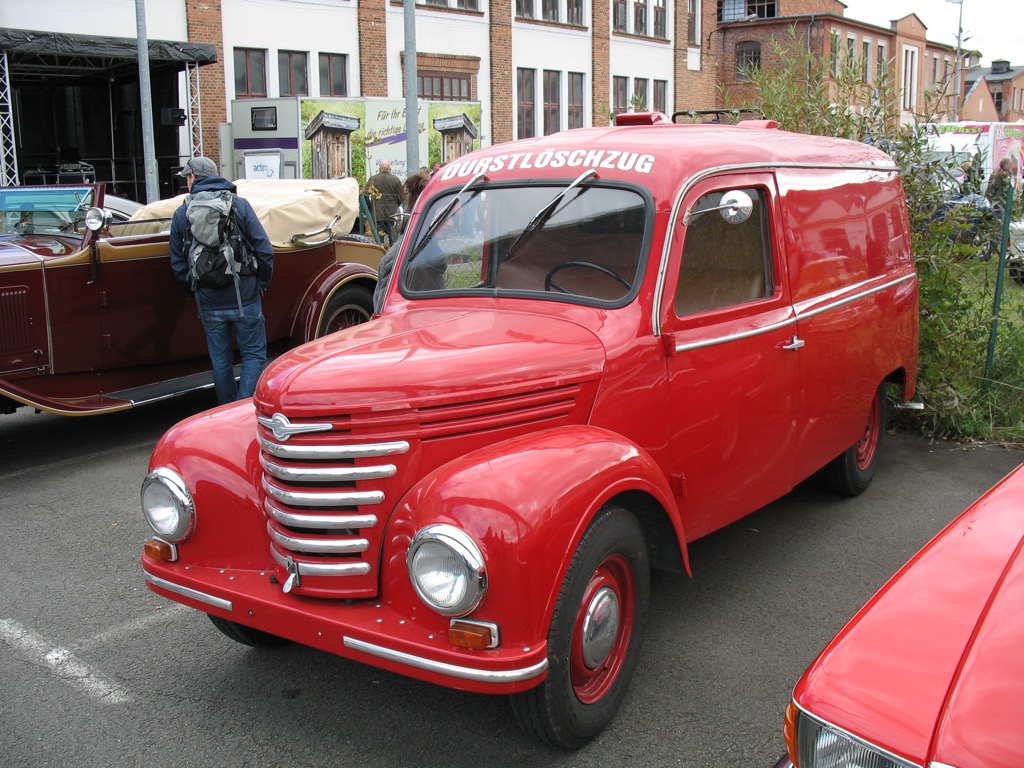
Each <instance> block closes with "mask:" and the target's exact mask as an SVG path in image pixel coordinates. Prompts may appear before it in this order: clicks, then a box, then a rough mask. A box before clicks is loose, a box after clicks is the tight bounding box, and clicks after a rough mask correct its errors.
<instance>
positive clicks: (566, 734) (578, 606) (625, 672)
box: [511, 506, 650, 749]
mask: <svg viewBox="0 0 1024 768" xmlns="http://www.w3.org/2000/svg"><path fill="white" fill-rule="evenodd" d="M649 594H650V566H649V562H648V556H647V546H646V543H645V540H644V534H643V531H642V529H641V528H640V524H639V523H638V522H637V520H636V518H635V517H634V516H633V515H631V514H630V513H629V512H627V511H626V510H624V509H621V508H620V507H614V506H608V507H605V508H604V509H603V510H602V511H601V512H600V513H599V514H598V517H597V518H596V519H595V520H594V522H593V523H591V525H590V528H588V529H587V532H586V533H585V534H584V536H583V539H582V541H580V545H579V547H577V549H576V553H575V554H574V555H573V558H572V563H571V564H570V565H569V571H568V573H567V574H566V576H565V581H564V582H563V584H562V589H561V591H560V592H559V595H558V603H557V604H556V606H555V612H554V616H553V617H552V619H551V628H550V630H549V631H548V673H547V677H546V678H545V679H544V682H543V683H541V684H540V685H539V686H538V687H536V688H532V689H530V690H528V691H524V692H523V693H518V694H515V695H514V696H513V697H512V698H511V702H512V710H513V712H514V713H515V717H516V721H517V722H518V723H519V726H520V727H521V728H522V729H523V730H524V731H526V732H527V733H528V734H530V735H531V736H533V737H535V738H537V739H539V740H541V741H543V742H545V743H547V744H552V745H554V746H557V747H562V748H564V749H577V748H579V747H581V746H583V745H584V744H586V743H587V741H589V740H590V739H591V738H593V737H594V736H595V735H597V734H598V733H599V732H600V731H601V729H603V728H604V727H605V726H606V725H608V723H609V722H611V720H612V718H613V717H614V716H615V712H616V711H617V710H618V708H619V705H620V704H621V703H622V700H623V699H624V698H625V694H626V689H627V687H628V686H629V681H630V679H631V678H632V676H633V670H634V669H635V668H636V662H637V658H638V657H639V655H640V644H641V641H642V639H643V630H644V624H645V622H646V618H647V605H648V600H649Z"/></svg>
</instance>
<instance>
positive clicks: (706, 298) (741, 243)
mask: <svg viewBox="0 0 1024 768" xmlns="http://www.w3.org/2000/svg"><path fill="white" fill-rule="evenodd" d="M726 191H728V190H722V191H720V192H712V193H710V194H707V195H704V196H703V197H701V198H700V200H698V201H697V203H696V205H694V206H693V208H692V210H691V212H690V220H689V224H688V225H687V227H686V239H685V241H684V242H683V263H682V267H681V269H680V272H679V283H678V285H677V288H676V300H675V310H676V314H677V315H688V314H691V313H693V312H702V311H704V310H708V309H717V308H718V307H727V306H732V305H735V304H744V303H746V302H749V301H757V300H758V299H763V298H765V297H766V296H769V295H771V293H772V292H773V291H774V289H775V286H774V285H773V280H772V274H771V246H770V241H769V238H768V216H767V210H766V201H765V195H764V193H763V192H762V191H761V190H760V189H756V188H753V187H748V188H746V189H744V190H743V191H744V192H746V193H747V194H748V195H750V197H751V199H752V200H753V202H754V209H753V212H752V213H751V215H750V218H749V219H747V220H746V221H744V222H742V223H731V222H729V221H726V220H725V219H724V218H723V217H722V216H721V212H720V211H716V210H708V209H713V208H716V207H717V206H719V205H720V204H721V200H722V195H723V194H725V192H726ZM701 211H703V213H701Z"/></svg>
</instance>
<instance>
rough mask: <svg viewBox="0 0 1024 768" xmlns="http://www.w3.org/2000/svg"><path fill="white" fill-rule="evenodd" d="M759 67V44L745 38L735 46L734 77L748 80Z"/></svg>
mask: <svg viewBox="0 0 1024 768" xmlns="http://www.w3.org/2000/svg"><path fill="white" fill-rule="evenodd" d="M760 68H761V44H760V43H756V42H754V41H752V40H746V41H744V42H742V43H739V44H737V46H736V79H737V80H749V79H750V77H751V75H753V74H754V73H755V72H756V71H757V70H759V69H760Z"/></svg>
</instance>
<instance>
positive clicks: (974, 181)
mask: <svg viewBox="0 0 1024 768" xmlns="http://www.w3.org/2000/svg"><path fill="white" fill-rule="evenodd" d="M960 168H961V170H963V172H964V178H963V181H961V182H960V194H961V195H980V194H981V168H979V167H978V158H977V157H973V156H972V157H971V158H970V159H969V160H964V161H963V162H962V163H961V164H960Z"/></svg>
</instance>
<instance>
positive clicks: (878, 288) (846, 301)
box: [796, 274, 917, 320]
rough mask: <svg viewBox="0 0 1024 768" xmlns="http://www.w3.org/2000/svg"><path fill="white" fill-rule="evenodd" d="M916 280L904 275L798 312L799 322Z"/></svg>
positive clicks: (911, 276) (912, 275)
mask: <svg viewBox="0 0 1024 768" xmlns="http://www.w3.org/2000/svg"><path fill="white" fill-rule="evenodd" d="M916 279H917V275H916V274H907V275H903V276H902V277H897V278H896V279H895V280H890V281H889V282H888V283H885V284H884V285H878V286H875V287H874V288H869V289H867V290H866V291H860V292H859V293H855V294H853V295H851V296H847V297H846V298H843V299H837V300H836V301H832V302H829V303H828V304H825V305H823V306H820V307H817V308H816V309H811V310H808V311H807V312H801V311H799V310H797V313H796V319H797V320H804V319H806V318H808V317H815V316H816V315H820V314H822V313H824V312H828V311H830V310H833V309H838V308H839V307H842V306H845V305H847V304H852V303H853V302H855V301H858V300H860V299H863V298H867V297H868V296H873V295H874V294H876V293H881V292H882V291H885V290H888V289H889V288H893V287H895V286H897V285H899V284H900V283H905V282H906V281H908V280H916ZM802 303H806V302H802Z"/></svg>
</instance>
